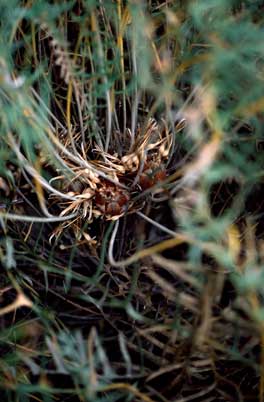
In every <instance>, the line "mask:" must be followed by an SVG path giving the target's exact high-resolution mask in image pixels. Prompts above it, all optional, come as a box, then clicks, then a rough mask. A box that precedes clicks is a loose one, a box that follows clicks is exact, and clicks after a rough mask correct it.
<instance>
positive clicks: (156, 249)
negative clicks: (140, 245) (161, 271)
mask: <svg viewBox="0 0 264 402" xmlns="http://www.w3.org/2000/svg"><path fill="white" fill-rule="evenodd" d="M118 227H119V221H116V224H115V227H114V230H113V233H112V235H111V239H110V242H109V249H108V260H109V263H110V264H111V265H112V266H113V267H125V266H128V265H131V264H133V263H135V262H137V261H138V260H141V259H142V258H145V257H149V256H151V255H152V254H156V253H160V252H162V251H164V250H167V249H169V248H173V247H176V246H178V245H179V244H182V243H184V242H189V243H190V242H191V241H192V240H191V239H190V238H189V237H188V236H186V235H183V234H181V233H176V232H175V235H174V237H173V238H171V239H168V240H164V241H162V242H160V243H158V244H155V245H154V246H151V247H148V248H144V249H142V250H139V251H136V252H135V253H134V254H132V255H131V256H130V257H128V258H125V259H124V260H121V261H116V260H115V259H114V256H113V250H114V244H115V239H116V234H117V231H118Z"/></svg>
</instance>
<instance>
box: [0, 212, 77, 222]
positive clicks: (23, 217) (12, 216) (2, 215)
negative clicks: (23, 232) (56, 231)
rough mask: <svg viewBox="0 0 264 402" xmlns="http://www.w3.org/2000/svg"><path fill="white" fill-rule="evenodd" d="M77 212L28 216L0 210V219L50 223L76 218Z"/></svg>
mask: <svg viewBox="0 0 264 402" xmlns="http://www.w3.org/2000/svg"><path fill="white" fill-rule="evenodd" d="M76 216H77V212H76V213H74V214H70V215H66V216H52V217H50V218H45V217H44V216H43V217H42V216H28V215H17V214H10V213H8V212H6V213H2V212H0V219H7V220H13V221H21V222H33V223H35V222H42V223H50V222H63V221H67V220H71V219H73V218H76Z"/></svg>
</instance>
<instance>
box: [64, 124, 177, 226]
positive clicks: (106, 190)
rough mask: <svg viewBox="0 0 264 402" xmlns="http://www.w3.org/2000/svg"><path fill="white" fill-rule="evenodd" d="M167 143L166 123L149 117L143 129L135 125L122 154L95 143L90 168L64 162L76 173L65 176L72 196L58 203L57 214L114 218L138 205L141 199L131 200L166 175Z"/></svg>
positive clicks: (65, 183) (169, 142) (138, 206)
mask: <svg viewBox="0 0 264 402" xmlns="http://www.w3.org/2000/svg"><path fill="white" fill-rule="evenodd" d="M171 144H172V138H171V134H170V133H169V132H168V130H167V129H166V126H163V127H161V126H158V124H157V123H156V121H155V120H153V119H150V120H149V121H148V124H147V125H146V128H145V130H144V131H143V132H142V129H141V130H140V129H138V131H137V133H136V135H135V140H134V143H133V145H132V146H131V149H130V150H129V151H127V152H126V154H125V155H121V156H119V155H118V154H117V153H115V152H113V153H110V152H105V151H103V150H102V149H100V148H99V147H98V146H96V148H95V152H96V154H97V155H98V157H97V158H96V159H95V160H93V161H91V160H90V161H89V164H90V167H91V168H90V169H89V168H83V169H82V168H80V167H79V168H77V167H76V166H75V167H74V166H72V164H70V163H68V164H69V167H71V169H72V170H76V176H75V177H74V178H73V180H72V181H70V182H69V181H67V180H66V179H65V180H64V186H65V187H66V188H68V192H67V195H69V196H71V197H73V198H74V200H73V201H66V202H60V203H59V205H60V207H61V208H63V210H62V212H61V216H64V215H67V214H69V213H77V217H76V219H80V218H81V219H84V218H85V219H86V220H87V221H88V222H92V221H93V219H94V218H97V217H102V218H104V219H106V220H117V219H119V218H120V217H121V216H123V215H124V214H125V213H131V212H134V211H136V210H138V209H140V208H142V206H143V205H144V203H143V202H140V203H135V200H134V199H135V196H138V195H139V194H140V193H143V192H144V191H145V190H147V189H148V190H149V192H152V191H157V190H160V189H161V186H159V184H160V185H161V183H162V182H163V181H164V180H165V179H166V161H167V158H168V156H169V152H170V148H171ZM87 162H88V161H87ZM159 187H160V189H159ZM152 188H153V190H151V189H152ZM149 192H148V193H149ZM63 226H65V223H64V224H63Z"/></svg>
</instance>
